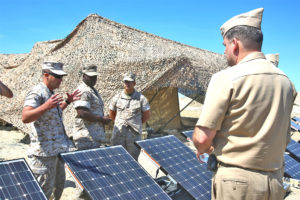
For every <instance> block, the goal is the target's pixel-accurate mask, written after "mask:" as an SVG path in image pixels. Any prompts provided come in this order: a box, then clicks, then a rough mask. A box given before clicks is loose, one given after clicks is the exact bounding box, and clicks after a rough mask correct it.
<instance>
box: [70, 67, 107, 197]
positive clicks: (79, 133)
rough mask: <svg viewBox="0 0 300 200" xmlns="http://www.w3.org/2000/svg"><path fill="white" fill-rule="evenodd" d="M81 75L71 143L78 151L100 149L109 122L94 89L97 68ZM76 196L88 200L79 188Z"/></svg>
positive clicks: (87, 70)
mask: <svg viewBox="0 0 300 200" xmlns="http://www.w3.org/2000/svg"><path fill="white" fill-rule="evenodd" d="M82 74H83V76H82V80H83V83H81V84H80V85H79V86H78V88H77V89H78V90H80V92H81V94H82V95H81V98H80V100H78V101H75V102H74V108H75V109H76V111H77V116H76V119H75V124H74V128H73V131H72V137H73V141H74V143H75V146H76V148H77V149H78V150H83V149H92V148H97V147H100V146H101V143H102V142H103V141H104V140H105V130H104V124H107V123H109V122H110V121H111V120H110V119H109V117H107V116H104V113H103V108H104V104H103V101H102V98H101V96H100V95H99V93H98V92H97V91H96V89H95V88H94V85H95V84H96V81H97V75H98V73H97V66H95V65H91V66H87V67H85V68H83V70H82ZM76 195H77V198H78V199H89V198H88V196H87V194H86V193H85V192H82V191H81V190H80V189H79V188H78V193H77V194H76Z"/></svg>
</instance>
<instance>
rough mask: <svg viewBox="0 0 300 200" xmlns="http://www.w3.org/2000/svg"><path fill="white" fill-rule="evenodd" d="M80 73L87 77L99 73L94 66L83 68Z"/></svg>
mask: <svg viewBox="0 0 300 200" xmlns="http://www.w3.org/2000/svg"><path fill="white" fill-rule="evenodd" d="M82 73H83V74H86V75H88V76H97V75H99V73H98V72H97V66H96V65H90V66H87V67H84V68H83V69H82Z"/></svg>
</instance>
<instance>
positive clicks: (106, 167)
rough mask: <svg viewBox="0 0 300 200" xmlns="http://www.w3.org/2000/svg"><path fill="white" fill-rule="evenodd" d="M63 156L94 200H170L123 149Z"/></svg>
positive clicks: (115, 148)
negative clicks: (75, 160)
mask: <svg viewBox="0 0 300 200" xmlns="http://www.w3.org/2000/svg"><path fill="white" fill-rule="evenodd" d="M61 156H62V158H63V159H64V160H65V161H66V164H67V165H68V166H69V168H70V169H71V170H72V172H73V173H74V174H75V176H76V177H77V178H78V179H79V180H80V182H81V183H82V185H83V186H84V188H85V190H86V191H87V193H88V194H89V195H90V197H91V198H92V199H109V200H112V199H133V200H134V199H136V200H141V199H170V197H169V196H168V195H167V194H166V193H165V192H164V191H163V190H162V189H161V188H160V187H159V185H157V184H156V183H155V181H154V180H153V179H152V178H151V177H150V176H149V175H148V174H147V173H146V172H145V171H144V170H143V169H142V168H141V166H140V165H139V164H138V163H137V162H136V161H135V160H134V159H133V158H132V157H131V156H130V155H129V153H128V152H126V150H125V149H124V148H123V147H121V146H114V147H107V148H100V149H92V150H85V151H78V152H71V153H64V154H61ZM71 158H72V159H71ZM74 159H78V160H77V162H74ZM79 161H80V162H79ZM87 169H88V170H87Z"/></svg>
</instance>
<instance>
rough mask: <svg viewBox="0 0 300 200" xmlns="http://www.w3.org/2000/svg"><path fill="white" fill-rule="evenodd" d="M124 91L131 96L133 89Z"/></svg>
mask: <svg viewBox="0 0 300 200" xmlns="http://www.w3.org/2000/svg"><path fill="white" fill-rule="evenodd" d="M124 93H125V94H126V95H128V96H131V95H132V94H133V93H134V89H132V90H124Z"/></svg>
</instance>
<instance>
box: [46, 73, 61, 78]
mask: <svg viewBox="0 0 300 200" xmlns="http://www.w3.org/2000/svg"><path fill="white" fill-rule="evenodd" d="M48 74H50V75H51V76H53V77H54V78H56V79H62V78H63V77H64V76H63V75H58V74H54V73H52V72H49V73H48Z"/></svg>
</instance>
